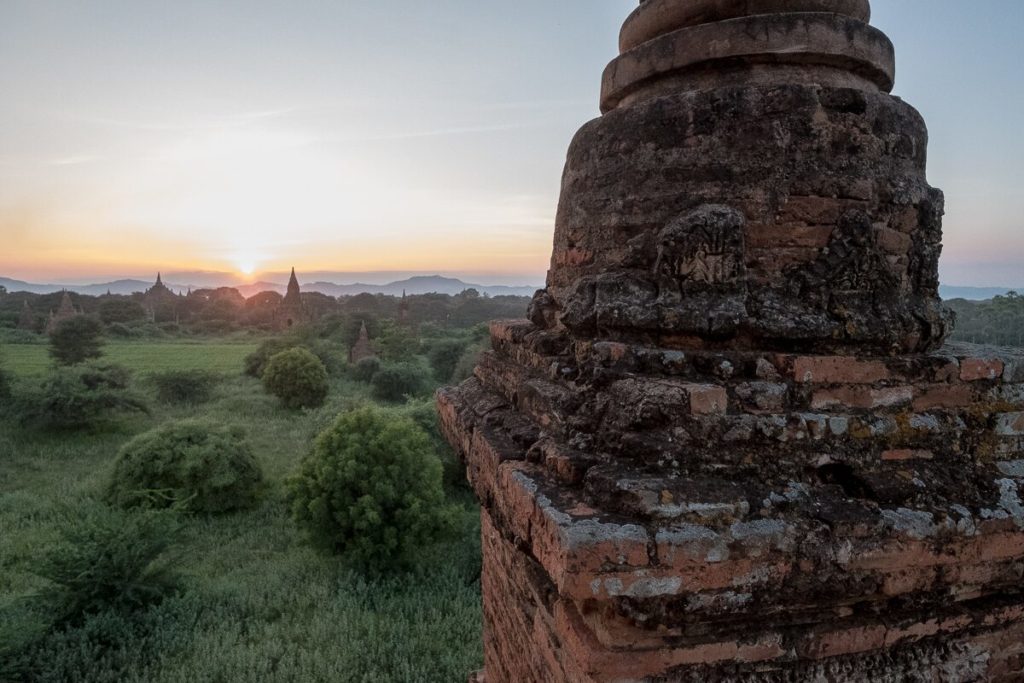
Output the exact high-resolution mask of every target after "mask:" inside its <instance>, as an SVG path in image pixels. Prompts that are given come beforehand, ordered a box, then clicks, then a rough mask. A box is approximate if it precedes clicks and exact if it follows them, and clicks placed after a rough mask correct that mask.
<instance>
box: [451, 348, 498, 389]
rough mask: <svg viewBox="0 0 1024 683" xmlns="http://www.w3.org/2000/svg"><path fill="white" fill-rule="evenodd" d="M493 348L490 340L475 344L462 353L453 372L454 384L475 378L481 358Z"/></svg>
mask: <svg viewBox="0 0 1024 683" xmlns="http://www.w3.org/2000/svg"><path fill="white" fill-rule="evenodd" d="M490 347H491V343H490V340H486V341H483V342H481V343H479V344H474V345H472V346H470V347H468V348H466V350H465V351H463V352H462V356H461V357H460V358H459V362H458V363H456V364H455V369H454V370H453V371H452V375H451V380H450V381H451V382H452V384H460V383H462V382H464V381H466V380H467V379H469V378H470V377H472V376H473V369H474V368H476V366H477V365H478V364H479V363H480V356H481V355H482V354H483V352H484V351H486V350H488V349H489V348H490Z"/></svg>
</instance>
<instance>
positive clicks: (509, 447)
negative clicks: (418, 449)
mask: <svg viewBox="0 0 1024 683" xmlns="http://www.w3.org/2000/svg"><path fill="white" fill-rule="evenodd" d="M493 342H494V347H495V351H494V353H493V354H492V355H491V356H489V357H488V358H487V359H485V360H484V362H483V363H482V364H481V366H480V368H479V369H478V377H477V378H476V379H473V380H470V381H469V382H467V383H466V384H465V385H463V386H462V387H460V388H458V389H455V390H447V391H445V392H442V393H441V394H440V407H441V417H442V424H443V428H444V430H445V433H446V434H447V435H448V436H449V438H450V440H451V441H452V442H453V443H456V444H459V445H460V449H461V451H462V452H463V455H464V456H465V458H466V460H467V464H468V465H469V473H470V480H471V482H472V484H473V486H474V488H475V490H476V491H477V493H478V495H479V497H480V499H481V500H482V501H484V504H485V512H484V531H483V535H484V558H485V559H484V563H485V564H484V579H483V587H484V596H485V619H486V627H485V633H486V637H485V642H486V660H487V662H488V667H489V675H490V679H489V680H490V681H492V683H493V682H494V681H499V682H500V681H520V680H531V681H533V680H536V681H563V680H565V681H626V680H652V681H657V680H765V681H770V680H804V679H802V678H792V676H795V675H797V674H796V673H795V672H798V671H803V672H806V673H802V674H800V675H801V676H803V675H806V676H809V677H810V678H807V679H806V680H815V678H814V677H813V676H823V678H821V679H820V680H830V681H831V680H850V681H854V680H894V681H895V680H945V681H969V680H999V679H1000V676H1002V677H1004V680H1017V677H1020V676H1024V670H1022V669H1021V656H1022V654H1024V641H1021V639H1020V637H1019V636H1020V631H1021V629H1022V628H1024V626H1022V622H1021V617H1022V614H1024V607H1022V605H1021V603H1020V601H1019V596H1018V593H1017V592H1018V588H1019V586H1020V583H1021V579H1022V574H1024V561H1022V558H1024V531H1022V529H1021V526H1022V525H1024V505H1022V504H1021V501H1020V498H1019V494H1018V487H1019V486H1020V485H1021V483H1022V481H1024V459H1022V458H1024V453H1022V451H1021V446H1022V433H1024V374H1022V369H1024V356H1016V355H1011V354H1007V353H1006V352H999V351H995V350H991V349H983V348H971V347H966V346H965V347H947V348H945V349H944V350H943V351H941V352H939V353H936V354H932V355H928V356H912V357H884V358H853V357H835V356H807V355H794V354H779V353H769V354H753V353H744V352H703V351H700V352H695V353H682V352H679V351H675V350H657V349H653V348H640V347H629V346H625V345H622V344H619V343H597V344H589V343H579V344H571V343H568V342H567V341H566V340H565V339H564V338H563V339H562V341H561V343H559V342H558V341H557V340H556V339H555V338H554V337H553V335H552V334H551V333H550V332H546V331H543V330H537V329H536V328H534V327H533V326H532V325H531V324H530V323H527V322H503V323H496V324H494V326H493ZM584 367H586V368H587V369H588V374H590V375H594V374H601V373H603V374H604V378H603V383H602V384H601V386H604V387H612V389H609V390H608V391H607V392H606V393H605V395H604V396H603V397H604V398H605V399H607V400H608V402H609V405H608V406H607V407H606V409H605V410H604V411H597V412H595V413H591V412H590V409H586V410H581V409H580V406H586V405H589V404H591V402H592V401H593V400H601V399H602V394H603V392H602V391H601V390H598V389H594V388H590V389H589V391H592V392H593V393H594V396H587V395H586V394H587V391H588V390H587V389H582V388H581V385H580V384H578V382H576V381H575V380H573V381H568V380H566V379H564V378H565V377H577V376H578V374H579V372H580V371H581V368H584ZM622 385H625V388H621V387H622ZM659 421H660V422H661V424H662V425H663V428H665V429H669V431H670V432H672V431H675V432H676V433H677V434H679V435H680V436H679V438H677V439H676V443H675V444H672V443H671V442H670V437H668V436H666V435H657V431H656V430H657V429H658V424H659ZM638 428H640V429H643V430H644V431H642V432H636V431H630V429H634V430H635V429H638ZM683 432H686V433H687V434H706V435H708V436H706V440H704V441H700V440H698V439H695V438H693V437H691V438H689V439H686V438H682V436H681V435H682V434H683ZM573 433H575V434H576V435H577V436H579V434H580V433H589V434H592V435H594V437H595V438H596V439H599V440H600V439H603V440H602V441H599V442H592V443H590V444H588V448H587V449H585V450H580V449H578V448H574V447H573V445H571V444H570V443H569V442H568V441H562V439H563V438H564V439H569V440H571V438H572V437H571V434H573ZM666 434H667V433H666ZM634 437H635V438H636V439H640V438H647V439H649V440H650V441H649V443H648V444H647V446H648V447H649V446H650V445H651V444H656V446H657V448H656V449H655V450H654V451H650V452H645V453H642V454H641V453H637V452H633V453H632V454H631V453H630V451H631V450H634V449H637V448H638V447H639V445H638V442H637V441H634ZM597 443H599V444H600V445H599V446H598V445H597ZM580 445H582V444H580ZM616 451H617V452H616ZM598 453H599V454H600V455H597V454H598ZM648 459H653V461H652V462H645V460H648ZM843 657H845V659H835V658H843ZM833 659H835V661H832V660H833ZM708 667H711V668H708ZM729 672H732V673H729ZM772 672H775V673H772ZM781 672H789V673H788V674H787V675H788V676H790V678H778V677H777V676H781V675H782V673H781ZM812 672H813V675H812ZM921 672H933V673H932V674H927V675H926V674H922V673H921ZM935 672H938V673H935ZM755 673H756V674H757V676H760V678H758V677H755ZM869 674H870V678H865V676H868V675H869ZM940 674H941V675H940ZM914 675H916V676H918V678H916V679H915V678H914V677H913V676H914ZM716 676H721V677H724V678H715V677H716ZM728 676H734V678H733V679H729V678H728Z"/></svg>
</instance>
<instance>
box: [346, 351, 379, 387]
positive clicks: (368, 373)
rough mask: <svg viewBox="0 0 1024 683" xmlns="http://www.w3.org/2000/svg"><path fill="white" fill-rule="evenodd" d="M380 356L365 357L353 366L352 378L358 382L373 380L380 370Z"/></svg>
mask: <svg viewBox="0 0 1024 683" xmlns="http://www.w3.org/2000/svg"><path fill="white" fill-rule="evenodd" d="M380 367H381V363H380V359H379V358H375V357H374V358H363V359H362V360H360V361H359V362H358V363H356V364H355V367H353V368H352V378H353V379H354V380H356V381H357V382H371V381H373V378H374V376H375V375H376V374H377V373H378V372H379V371H380Z"/></svg>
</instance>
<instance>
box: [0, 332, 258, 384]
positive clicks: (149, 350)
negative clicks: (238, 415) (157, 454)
mask: <svg viewBox="0 0 1024 683" xmlns="http://www.w3.org/2000/svg"><path fill="white" fill-rule="evenodd" d="M256 346H257V342H246V343H223V342H173V341H166V342H165V341H159V342H134V341H133V342H120V341H114V342H110V343H108V344H107V345H106V346H105V347H104V350H103V351H104V356H103V362H105V363H107V362H109V363H117V364H118V365H123V366H125V367H127V368H131V369H132V370H134V371H135V372H137V373H140V374H145V373H149V372H161V371H164V370H184V369H196V370H210V371H212V372H221V373H225V374H228V373H230V374H237V373H238V372H239V371H240V368H241V367H242V359H243V358H245V357H246V356H247V355H248V354H249V353H251V352H252V350H253V349H255V348H256ZM0 348H2V350H0V354H2V358H3V360H4V361H5V366H6V367H7V368H8V369H10V370H11V372H12V373H13V374H14V375H16V376H19V377H25V378H37V377H42V376H44V375H45V374H46V372H47V371H48V370H49V369H50V367H51V366H52V364H53V363H52V361H51V360H50V356H49V353H48V351H47V347H46V346H45V345H44V344H7V345H4V346H3V347H0Z"/></svg>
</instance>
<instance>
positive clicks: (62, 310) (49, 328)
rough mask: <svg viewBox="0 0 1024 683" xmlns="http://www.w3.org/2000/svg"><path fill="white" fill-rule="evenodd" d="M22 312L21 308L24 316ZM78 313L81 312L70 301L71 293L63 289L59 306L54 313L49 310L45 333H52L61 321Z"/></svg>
mask: <svg viewBox="0 0 1024 683" xmlns="http://www.w3.org/2000/svg"><path fill="white" fill-rule="evenodd" d="M26 305H28V302H26ZM24 314H25V312H24V309H23V310H22V316H24ZM80 314H81V313H80V312H79V311H78V310H76V309H75V306H74V304H72V303H71V295H70V294H69V293H68V290H66V289H65V290H64V296H62V297H61V298H60V307H59V308H58V309H57V312H56V313H54V312H53V311H50V320H49V321H48V322H47V323H46V333H47V334H50V333H52V332H53V331H54V330H56V329H57V326H58V325H60V324H61V323H62V322H64V321H65V320H68V319H69V318H74V317H75V316H76V315H80Z"/></svg>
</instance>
